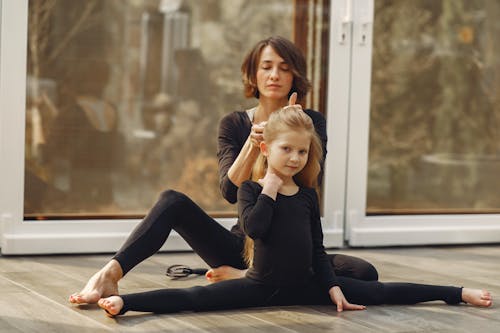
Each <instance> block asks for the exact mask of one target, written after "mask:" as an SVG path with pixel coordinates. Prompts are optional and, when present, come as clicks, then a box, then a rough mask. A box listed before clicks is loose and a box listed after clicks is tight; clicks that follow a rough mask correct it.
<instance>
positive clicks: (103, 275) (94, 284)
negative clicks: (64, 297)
mask: <svg viewBox="0 0 500 333" xmlns="http://www.w3.org/2000/svg"><path fill="white" fill-rule="evenodd" d="M122 276H123V271H122V268H121V266H120V264H119V263H118V261H116V260H114V259H112V260H111V261H110V262H108V263H107V264H106V266H104V267H103V268H102V269H101V270H100V271H99V272H97V273H95V274H94V275H93V276H92V277H91V278H90V279H89V281H88V282H87V284H86V285H85V287H84V288H83V289H82V291H80V292H79V293H74V294H73V295H71V296H70V297H69V301H70V302H71V303H75V304H84V303H96V302H97V301H98V300H99V299H100V298H102V297H107V296H111V295H118V281H119V280H120V279H121V278H122Z"/></svg>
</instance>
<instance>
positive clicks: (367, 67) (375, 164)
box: [346, 0, 500, 246]
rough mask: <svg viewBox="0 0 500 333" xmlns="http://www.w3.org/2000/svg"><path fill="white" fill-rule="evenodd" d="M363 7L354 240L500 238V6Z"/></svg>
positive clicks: (356, 92) (354, 116)
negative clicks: (498, 40)
mask: <svg viewBox="0 0 500 333" xmlns="http://www.w3.org/2000/svg"><path fill="white" fill-rule="evenodd" d="M354 4H355V5H354V16H355V22H354V27H353V40H352V49H353V51H352V52H353V56H352V77H351V104H350V118H349V154H348V177H347V183H348V184H347V204H346V214H347V218H346V221H347V225H348V228H347V230H346V231H347V233H346V238H347V240H348V242H349V244H350V245H353V246H371V245H408V244H460V243H483V242H484V243H487V242H498V241H500V191H498V189H499V188H500V177H499V175H500V104H499V101H500V62H499V59H500V47H499V45H498V43H497V42H496V41H497V39H498V34H499V33H500V22H499V21H498V15H499V14H500V3H499V2H497V1H485V0H474V1H470V0H463V1H456V0H449V1H420V0H419V1H386V0H375V1H371V0H366V1H365V0H358V1H355V2H354ZM409 18H411V19H409Z"/></svg>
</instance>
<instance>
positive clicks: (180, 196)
mask: <svg viewBox="0 0 500 333" xmlns="http://www.w3.org/2000/svg"><path fill="white" fill-rule="evenodd" d="M185 200H189V198H188V197H187V195H185V194H184V193H181V192H177V191H175V190H165V191H163V192H161V193H160V197H159V200H158V201H164V202H165V201H166V202H174V201H185Z"/></svg>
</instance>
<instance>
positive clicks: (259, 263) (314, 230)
mask: <svg viewBox="0 0 500 333" xmlns="http://www.w3.org/2000/svg"><path fill="white" fill-rule="evenodd" d="M261 192H262V186H261V185H260V184H258V183H256V182H254V181H250V180H248V181H245V182H244V183H243V184H241V187H240V189H239V190H238V216H239V217H240V218H239V221H238V224H239V225H240V228H241V229H242V230H243V231H244V232H245V234H246V235H248V236H249V237H250V238H252V239H253V240H254V244H255V245H254V259H253V265H252V267H250V269H249V270H248V272H247V277H248V278H250V279H253V280H257V281H259V282H262V283H264V284H267V285H273V286H300V285H304V284H306V283H308V282H310V280H311V278H312V277H313V276H314V275H316V277H317V278H318V279H319V281H320V282H321V284H322V286H323V287H324V288H326V290H329V289H330V288H331V287H333V286H336V285H338V282H337V278H336V277H335V274H334V273H333V270H332V267H331V264H330V261H329V260H328V258H327V255H326V252H325V248H324V246H323V231H322V229H321V221H320V214H319V203H318V196H317V194H316V191H315V190H314V189H312V188H302V187H300V188H299V191H298V192H297V193H296V194H294V195H290V196H287V195H282V194H279V193H278V195H277V197H276V201H274V200H273V199H272V198H270V197H269V196H267V195H265V194H262V193H261Z"/></svg>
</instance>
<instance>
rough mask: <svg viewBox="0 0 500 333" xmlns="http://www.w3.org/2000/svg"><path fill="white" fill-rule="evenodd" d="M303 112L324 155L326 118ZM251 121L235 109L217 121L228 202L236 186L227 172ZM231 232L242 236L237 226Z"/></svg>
mask: <svg viewBox="0 0 500 333" xmlns="http://www.w3.org/2000/svg"><path fill="white" fill-rule="evenodd" d="M304 112H305V113H306V114H307V115H308V116H309V117H311V119H312V121H313V124H314V127H315V129H316V132H317V133H318V135H319V137H320V139H321V143H322V147H323V158H324V157H326V142H327V136H326V120H325V117H323V115H322V114H321V113H319V112H317V111H314V110H311V109H305V110H304ZM251 129H252V122H251V121H250V118H249V117H248V114H247V112H246V111H235V112H232V113H230V114H228V115H226V116H225V117H224V118H222V120H221V121H220V123H219V135H218V140H217V142H218V149H217V158H218V159H219V185H220V189H221V192H222V196H223V197H224V198H225V199H226V200H227V201H229V202H230V203H236V200H237V192H238V187H237V186H236V185H234V184H233V182H231V180H230V179H229V177H228V176H227V172H228V170H229V168H230V167H231V165H233V163H234V161H235V160H236V158H237V157H238V154H239V153H240V151H241V149H242V148H243V145H244V144H245V142H246V140H247V138H248V136H249V135H250V130H251ZM321 170H323V161H322V162H321ZM321 178H322V172H320V175H319V178H318V184H321ZM231 231H232V232H234V233H235V234H237V235H239V236H240V237H243V236H244V234H243V232H242V231H241V230H240V228H239V227H238V225H235V226H233V228H232V229H231Z"/></svg>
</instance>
